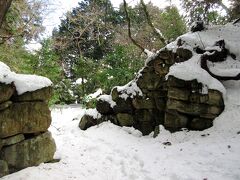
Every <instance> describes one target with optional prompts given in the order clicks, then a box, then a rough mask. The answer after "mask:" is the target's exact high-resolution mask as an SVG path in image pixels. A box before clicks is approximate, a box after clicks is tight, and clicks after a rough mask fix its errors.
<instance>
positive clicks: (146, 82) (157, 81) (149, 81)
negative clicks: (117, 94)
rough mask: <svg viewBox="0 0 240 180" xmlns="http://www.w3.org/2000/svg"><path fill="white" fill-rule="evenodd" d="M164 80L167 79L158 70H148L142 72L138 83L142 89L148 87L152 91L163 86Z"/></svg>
mask: <svg viewBox="0 0 240 180" xmlns="http://www.w3.org/2000/svg"><path fill="white" fill-rule="evenodd" d="M164 81H165V79H164V78H163V77H161V76H160V75H159V74H157V73H156V72H146V73H142V76H141V77H139V79H138V81H137V85H138V87H139V88H140V89H147V90H150V91H151V90H156V89H160V88H161V87H162V86H163V82H164Z"/></svg>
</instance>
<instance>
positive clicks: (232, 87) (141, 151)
mask: <svg viewBox="0 0 240 180" xmlns="http://www.w3.org/2000/svg"><path fill="white" fill-rule="evenodd" d="M225 87H226V89H227V94H226V99H225V104H226V108H225V110H224V112H223V113H222V114H221V115H220V116H219V117H218V118H217V119H215V120H214V126H213V127H212V128H210V129H207V130H205V131H202V132H200V131H191V132H187V131H182V132H177V133H173V134H171V133H169V132H168V131H166V130H164V129H163V128H162V127H161V132H160V134H159V136H158V137H157V138H152V137H151V135H150V136H144V137H143V136H141V133H140V132H139V131H137V130H134V129H132V128H126V127H123V128H121V127H118V126H115V125H113V124H111V123H108V122H107V123H103V124H101V125H99V126H95V127H92V128H90V129H88V130H86V131H82V130H80V129H79V128H78V121H72V119H73V118H74V117H76V116H77V115H79V113H80V114H83V113H84V110H83V109H81V108H80V107H77V106H72V107H71V106H65V107H61V108H55V109H53V111H52V117H53V123H52V126H51V128H50V130H51V132H52V133H53V136H54V138H55V140H56V143H57V153H56V158H59V157H60V158H61V161H60V162H59V163H54V164H41V165H40V166H38V167H31V168H27V169H25V170H22V171H20V172H17V173H15V174H11V175H9V176H6V177H3V178H2V179H3V180H6V179H8V180H54V179H58V180H72V179H77V180H165V179H167V180H168V179H169V180H178V179H180V180H195V179H196V180H203V179H208V180H215V179H218V180H238V179H240V161H239V160H240V153H239V152H240V140H239V139H240V96H239V91H240V83H238V82H228V83H226V84H225ZM166 142H171V145H164V144H166Z"/></svg>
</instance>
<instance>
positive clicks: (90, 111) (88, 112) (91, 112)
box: [85, 108, 102, 119]
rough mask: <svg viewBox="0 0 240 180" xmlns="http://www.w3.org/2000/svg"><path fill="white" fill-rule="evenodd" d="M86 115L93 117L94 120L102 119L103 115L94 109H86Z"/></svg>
mask: <svg viewBox="0 0 240 180" xmlns="http://www.w3.org/2000/svg"><path fill="white" fill-rule="evenodd" d="M85 115H88V116H92V117H93V118H94V119H98V118H101V116H102V115H101V114H100V113H99V112H98V111H97V109H96V108H94V109H86V110H85Z"/></svg>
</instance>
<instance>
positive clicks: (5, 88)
mask: <svg viewBox="0 0 240 180" xmlns="http://www.w3.org/2000/svg"><path fill="white" fill-rule="evenodd" d="M14 92H15V87H14V85H13V84H3V83H0V103H2V102H5V101H7V100H9V99H10V98H11V97H12V95H13V94H14Z"/></svg>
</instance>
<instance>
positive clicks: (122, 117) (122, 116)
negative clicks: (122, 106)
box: [117, 113, 134, 126]
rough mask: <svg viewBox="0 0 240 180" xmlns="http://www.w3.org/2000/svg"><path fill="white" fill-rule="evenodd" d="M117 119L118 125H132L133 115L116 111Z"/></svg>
mask: <svg viewBox="0 0 240 180" xmlns="http://www.w3.org/2000/svg"><path fill="white" fill-rule="evenodd" d="M117 120H118V123H119V125H120V126H133V124H134V121H133V116H131V115H130V114H126V113H118V114H117Z"/></svg>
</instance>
